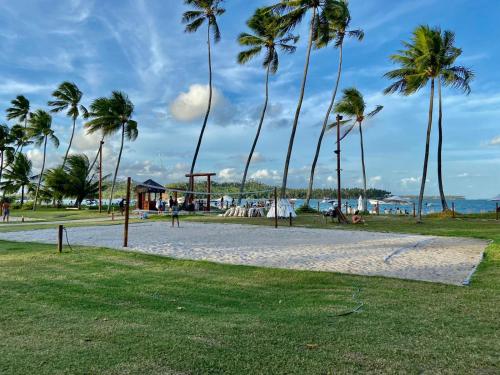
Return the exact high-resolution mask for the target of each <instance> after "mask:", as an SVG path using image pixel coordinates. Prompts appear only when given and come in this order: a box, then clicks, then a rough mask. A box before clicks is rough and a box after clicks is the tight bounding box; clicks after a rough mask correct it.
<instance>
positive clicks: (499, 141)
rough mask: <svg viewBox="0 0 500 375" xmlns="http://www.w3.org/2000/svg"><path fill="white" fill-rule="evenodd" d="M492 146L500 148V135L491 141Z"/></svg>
mask: <svg viewBox="0 0 500 375" xmlns="http://www.w3.org/2000/svg"><path fill="white" fill-rule="evenodd" d="M490 145H492V146H500V135H499V136H497V137H494V138H493V139H492V140H491V141H490Z"/></svg>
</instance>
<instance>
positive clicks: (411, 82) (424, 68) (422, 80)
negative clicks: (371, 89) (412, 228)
mask: <svg viewBox="0 0 500 375" xmlns="http://www.w3.org/2000/svg"><path fill="white" fill-rule="evenodd" d="M403 45H404V47H405V49H403V50H400V51H399V52H398V53H397V54H395V55H392V56H391V60H392V61H393V62H394V63H396V64H399V65H400V68H399V69H395V70H392V71H390V72H388V73H386V74H385V75H384V76H385V77H386V78H389V79H393V80H395V82H394V83H393V84H392V85H390V86H389V87H388V88H386V89H385V90H384V93H385V94H391V93H395V92H399V93H402V94H403V95H411V94H413V93H415V92H416V91H418V90H420V89H421V88H424V87H425V86H426V85H427V83H428V82H429V81H430V84H431V85H430V86H431V87H430V98H429V114H428V121H427V134H426V143H425V154H424V165H423V171H422V180H421V184H420V193H419V196H418V221H419V222H420V221H421V220H422V203H423V199H424V191H425V183H426V180H427V166H428V162H429V148H430V138H431V131H432V117H433V116H432V115H433V110H434V92H435V81H436V79H437V80H439V77H440V74H441V68H442V66H441V60H440V52H441V49H442V39H441V30H440V29H438V28H430V27H429V26H418V27H417V28H416V29H415V31H414V32H413V36H412V40H411V42H404V43H403Z"/></svg>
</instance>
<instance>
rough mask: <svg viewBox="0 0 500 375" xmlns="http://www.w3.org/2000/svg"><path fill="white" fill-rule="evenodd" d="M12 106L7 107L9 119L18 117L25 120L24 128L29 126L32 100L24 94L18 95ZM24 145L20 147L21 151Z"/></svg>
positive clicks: (19, 119) (21, 120)
mask: <svg viewBox="0 0 500 375" xmlns="http://www.w3.org/2000/svg"><path fill="white" fill-rule="evenodd" d="M10 103H11V104H12V105H11V107H9V108H7V120H14V119H17V120H18V121H20V122H24V128H25V129H26V128H27V127H28V120H29V118H30V116H31V112H30V101H29V100H28V99H26V97H25V96H23V95H18V96H17V97H16V98H15V99H14V100H12V101H11V102H10ZM23 146H24V145H22V146H21V148H20V152H22V151H23Z"/></svg>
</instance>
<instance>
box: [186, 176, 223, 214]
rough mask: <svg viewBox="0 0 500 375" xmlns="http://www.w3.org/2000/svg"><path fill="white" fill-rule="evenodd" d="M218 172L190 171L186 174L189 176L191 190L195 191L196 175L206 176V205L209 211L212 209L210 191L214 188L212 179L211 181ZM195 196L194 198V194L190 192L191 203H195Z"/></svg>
mask: <svg viewBox="0 0 500 375" xmlns="http://www.w3.org/2000/svg"><path fill="white" fill-rule="evenodd" d="M216 175H217V173H188V174H186V177H188V178H189V190H190V191H194V179H195V178H196V177H206V179H207V193H208V195H207V206H206V210H207V211H210V192H211V188H212V181H211V178H212V177H213V176H216ZM193 198H194V194H190V195H189V203H190V204H191V203H193Z"/></svg>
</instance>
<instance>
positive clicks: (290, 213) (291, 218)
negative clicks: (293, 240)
mask: <svg viewBox="0 0 500 375" xmlns="http://www.w3.org/2000/svg"><path fill="white" fill-rule="evenodd" d="M292 224H293V223H292V213H291V212H290V226H292Z"/></svg>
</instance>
